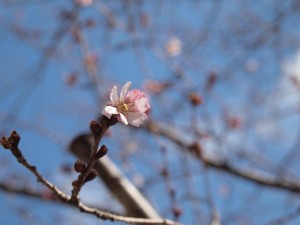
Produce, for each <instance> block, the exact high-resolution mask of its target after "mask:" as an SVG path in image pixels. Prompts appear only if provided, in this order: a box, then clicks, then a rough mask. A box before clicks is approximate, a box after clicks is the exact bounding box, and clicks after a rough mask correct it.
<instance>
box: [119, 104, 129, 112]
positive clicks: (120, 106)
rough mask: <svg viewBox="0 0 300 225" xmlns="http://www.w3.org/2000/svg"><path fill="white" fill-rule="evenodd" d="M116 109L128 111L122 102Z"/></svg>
mask: <svg viewBox="0 0 300 225" xmlns="http://www.w3.org/2000/svg"><path fill="white" fill-rule="evenodd" d="M118 110H119V111H121V112H128V106H127V105H126V104H125V103H123V104H122V105H119V106H118Z"/></svg>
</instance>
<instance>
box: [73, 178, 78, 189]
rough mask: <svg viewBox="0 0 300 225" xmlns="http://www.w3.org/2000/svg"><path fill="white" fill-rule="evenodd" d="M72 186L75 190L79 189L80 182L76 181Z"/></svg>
mask: <svg viewBox="0 0 300 225" xmlns="http://www.w3.org/2000/svg"><path fill="white" fill-rule="evenodd" d="M72 186H73V188H78V187H79V182H78V180H74V181H73V182H72Z"/></svg>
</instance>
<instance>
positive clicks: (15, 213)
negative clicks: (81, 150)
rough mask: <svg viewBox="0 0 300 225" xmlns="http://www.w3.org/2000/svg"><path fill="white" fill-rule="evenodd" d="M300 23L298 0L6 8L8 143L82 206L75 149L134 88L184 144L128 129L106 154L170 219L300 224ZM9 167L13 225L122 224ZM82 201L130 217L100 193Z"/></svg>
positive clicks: (2, 127)
mask: <svg viewBox="0 0 300 225" xmlns="http://www.w3.org/2000/svg"><path fill="white" fill-rule="evenodd" d="M299 21H300V1H299V0H285V1H280V0H261V1H252V0H244V1H239V0H165V1H158V0H153V1H146V0H124V1H119V0H110V1H105V0H94V1H93V0H76V1H72V0H66V1H58V0H52V1H47V0H26V1H23V0H1V1H0V76H1V82H0V132H1V134H2V135H9V133H10V132H11V131H12V130H13V129H15V130H17V131H18V132H19V133H20V135H21V138H22V139H21V144H20V147H21V149H22V152H23V154H24V155H25V156H26V158H27V159H28V161H30V162H31V163H32V164H34V165H36V166H37V168H38V169H39V171H40V172H41V173H42V174H43V175H44V176H45V177H46V178H47V179H49V180H50V181H52V182H53V183H54V184H55V185H57V186H58V187H59V188H61V189H62V190H64V191H65V192H66V193H70V191H71V187H72V186H71V182H72V180H74V179H75V178H76V176H77V175H76V174H75V172H73V170H72V166H73V163H74V161H75V160H76V157H75V156H74V155H72V154H71V153H70V152H69V151H68V148H69V144H70V142H71V141H72V140H73V139H74V137H75V136H76V135H78V134H81V133H84V132H88V128H89V123H90V121H91V120H93V119H95V118H98V116H99V115H100V114H101V110H102V108H103V106H105V104H106V102H107V101H108V100H109V92H110V89H111V88H112V86H113V85H117V86H118V87H119V90H120V88H121V87H122V86H123V84H124V83H125V82H127V81H131V82H132V88H138V89H142V90H143V91H145V92H146V93H147V94H148V96H149V97H150V99H151V106H152V110H151V120H150V121H151V123H152V122H153V123H155V124H157V125H159V127H161V128H162V129H163V130H164V129H165V130H166V132H167V134H174V133H175V134H174V135H173V136H172V135H165V134H163V133H161V132H157V130H155V129H154V130H153V129H151V127H150V126H147V125H146V126H144V127H143V128H132V127H129V126H124V125H122V124H117V125H115V126H114V127H112V128H111V129H110V130H109V133H108V135H106V136H105V138H104V139H103V140H102V143H104V144H106V145H107V146H108V148H109V153H108V155H109V157H110V158H111V159H112V161H113V162H114V163H115V164H116V165H117V166H118V168H119V169H120V170H121V171H122V172H123V173H124V176H126V177H127V178H128V179H129V180H130V181H131V182H132V183H133V184H134V185H135V186H136V187H137V188H138V189H139V190H140V191H141V192H142V193H143V194H144V196H145V197H146V198H147V199H148V200H149V201H150V203H151V204H152V205H153V207H154V208H155V209H156V210H157V211H158V212H159V214H160V215H161V216H162V217H167V218H169V219H173V220H178V221H179V222H181V223H182V224H189V225H194V224H195V225H198V224H199V225H200V224H201V225H208V224H210V225H218V224H222V225H223V224H227V225H235V224H237V225H238V224H242V225H248V224H249V225H258V224H259V225H271V224H273V225H279V224H289V225H292V224H293V225H296V224H299V223H300V204H299V200H298V197H299V192H300V188H299V187H300V177H299V175H298V171H299V169H300V167H299V162H300V158H299V157H300V156H299V144H300V142H299V140H300V139H299V135H300V133H299V131H300V130H299V128H300V123H299V122H300V121H299V110H300V108H299V106H300V105H299V104H300V97H299V90H300V53H299V49H300V29H299ZM174 136H176V138H178V139H179V140H180V141H182V142H184V143H189V144H195V143H197V146H199V148H200V149H201V155H202V157H204V158H205V160H201V159H199V158H197V157H196V156H195V154H191V151H190V150H189V149H188V148H186V146H182V145H180V143H178V140H177V141H176V140H175V139H174ZM172 137H173V138H172ZM205 162H206V163H205ZM207 162H214V163H215V164H213V165H219V164H222V165H226V166H228V167H229V168H234V170H235V171H241V173H242V174H245V173H247V174H250V175H258V176H259V177H261V178H262V180H263V181H269V180H272V181H275V183H276V182H277V183H276V184H278V186H282V187H280V188H277V187H275V188H274V187H270V186H269V185H262V184H261V183H259V182H257V180H255V179H252V180H251V179H245V177H243V176H242V175H237V174H234V173H232V172H231V171H230V169H228V168H227V167H226V166H225V167H224V168H218V169H216V166H213V165H211V164H209V163H207ZM0 168H1V169H0V183H1V184H3V185H7V184H9V186H10V187H11V190H7V189H6V188H3V186H1V185H0V196H1V197H0V198H1V201H0V223H1V224H11V225H13V224H57V223H59V224H84V223H87V224H110V223H109V222H107V221H102V220H99V219H97V218H94V217H93V216H91V215H85V214H83V213H80V212H79V211H78V210H76V209H73V208H70V207H68V206H64V205H62V204H59V203H55V202H53V201H50V200H49V199H48V198H47V194H48V192H47V191H46V190H45V188H44V187H43V186H42V185H41V184H38V183H36V180H35V178H34V177H33V176H32V174H30V173H29V172H27V171H26V170H25V169H24V168H22V166H21V165H19V164H18V163H17V162H16V161H15V159H14V158H13V157H12V156H11V154H10V153H9V152H8V151H5V150H4V149H1V151H0ZM243 172H245V173H243ZM286 181H288V182H289V181H291V182H294V183H293V184H290V186H295V188H294V190H293V191H291V189H289V188H288V187H287V186H289V185H287V186H285V185H284V184H286V183H287V182H286ZM288 184H289V183H288ZM297 185H299V186H297ZM14 187H16V188H20V187H21V188H26V189H28V190H33V191H36V192H37V193H40V194H42V196H44V197H43V198H39V197H38V198H35V197H32V196H30V195H27V196H26V195H25V196H24V195H21V194H18V193H16V192H14V191H13V188H14ZM81 199H82V200H83V201H84V202H86V203H87V204H90V205H93V206H97V207H100V208H102V209H107V210H109V211H113V212H117V213H120V214H124V209H123V208H122V206H121V204H120V203H119V202H118V201H117V200H115V199H114V197H113V196H112V194H111V193H110V191H109V190H107V189H106V188H105V185H103V183H101V181H98V180H95V181H93V182H90V183H88V184H87V185H86V186H85V187H84V189H83V191H82V193H81ZM111 224H122V223H117V222H114V223H111Z"/></svg>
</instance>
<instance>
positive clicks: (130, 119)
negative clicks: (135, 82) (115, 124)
mask: <svg viewBox="0 0 300 225" xmlns="http://www.w3.org/2000/svg"><path fill="white" fill-rule="evenodd" d="M130 85H131V82H129V81H128V82H127V83H126V84H125V85H124V86H123V88H122V90H121V93H120V96H119V95H118V89H117V87H116V86H114V87H113V88H112V90H111V92H110V102H109V103H108V104H107V106H105V108H104V109H103V111H102V114H103V115H104V116H106V117H107V118H109V119H110V118H111V116H112V115H117V118H118V120H119V121H120V122H123V123H124V124H126V125H128V124H131V125H133V126H136V127H139V126H140V125H141V124H143V122H144V120H146V119H148V114H149V111H150V104H149V99H148V98H147V97H146V96H145V94H144V93H143V92H142V91H140V90H137V89H134V90H131V91H129V87H130Z"/></svg>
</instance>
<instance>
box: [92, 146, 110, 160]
mask: <svg viewBox="0 0 300 225" xmlns="http://www.w3.org/2000/svg"><path fill="white" fill-rule="evenodd" d="M107 151H108V148H107V147H106V145H102V146H101V148H100V149H99V150H98V152H97V153H96V156H95V159H96V160H97V159H100V158H102V157H103V156H105V155H106V153H107Z"/></svg>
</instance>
